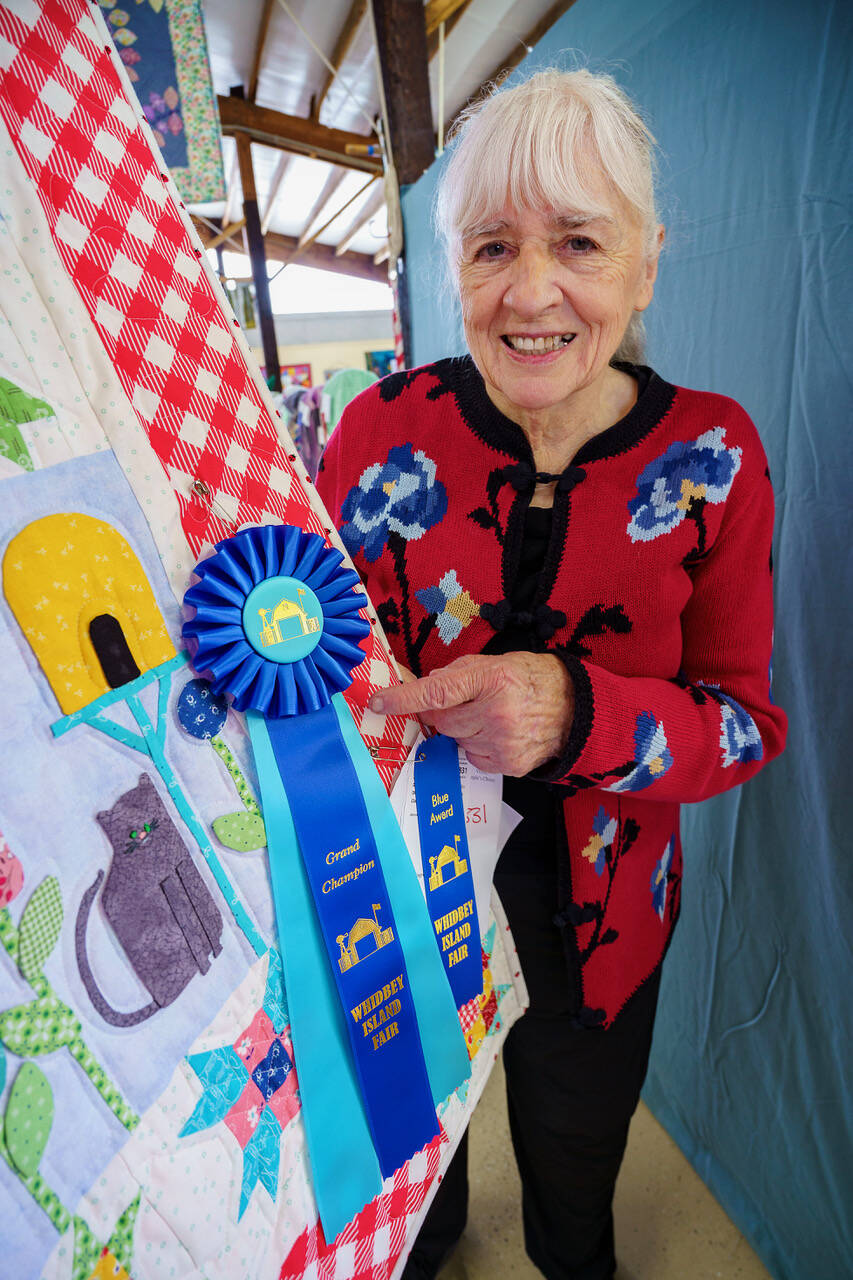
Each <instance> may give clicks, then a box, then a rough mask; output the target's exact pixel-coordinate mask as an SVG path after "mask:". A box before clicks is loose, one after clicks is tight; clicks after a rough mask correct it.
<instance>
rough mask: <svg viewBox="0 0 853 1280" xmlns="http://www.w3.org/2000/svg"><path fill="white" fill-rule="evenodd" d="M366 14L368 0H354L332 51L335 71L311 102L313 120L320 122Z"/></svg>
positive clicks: (332, 62) (331, 72)
mask: <svg viewBox="0 0 853 1280" xmlns="http://www.w3.org/2000/svg"><path fill="white" fill-rule="evenodd" d="M366 13H367V0H352V4H351V6H350V11H349V13H348V14H347V16H346V18H345V19H344V24H343V26H342V27H341V29H340V31H339V32H338V38H337V40H336V41H335V47H334V49H333V50H332V55H331V57H330V58H329V61H330V62H331V64H332V66H333V67H334V68H335V70H334V71H328V72H327V73H326V78H325V80H324V81H323V85H322V88H321V89H320V92H319V93H317V94H315V96H314V97H313V98H312V100H311V119H312V120H318V119H319V118H320V108H321V107H322V105H323V101H324V99H325V97H326V94H327V93H328V92H329V90H330V89H331V87H332V85H333V84H334V82H335V77H336V75H337V73H338V71H340V69H341V63H342V62H343V60H344V58H345V57H346V56H347V54H348V52H349V49H350V45H351V44H352V42H353V40H354V39H355V37H356V35H357V34H358V29H359V27H360V26H361V24H362V21H363V19H364V15H365V14H366Z"/></svg>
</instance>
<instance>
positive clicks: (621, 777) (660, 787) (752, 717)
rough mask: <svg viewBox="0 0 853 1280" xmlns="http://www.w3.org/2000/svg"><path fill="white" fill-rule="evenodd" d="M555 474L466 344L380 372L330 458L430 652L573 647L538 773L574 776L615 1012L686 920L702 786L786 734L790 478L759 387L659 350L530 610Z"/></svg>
mask: <svg viewBox="0 0 853 1280" xmlns="http://www.w3.org/2000/svg"><path fill="white" fill-rule="evenodd" d="M535 484H536V472H535V466H534V461H533V455H532V452H531V449H530V446H529V444H528V442H527V439H526V437H525V435H524V433H523V432H522V430H521V428H520V427H519V426H517V425H516V424H515V423H514V422H512V421H510V420H509V419H508V418H506V417H504V416H503V415H502V414H501V413H500V412H499V411H498V410H497V409H496V408H495V406H494V405H493V404H492V403H491V401H490V400H489V399H488V396H487V395H486V392H485V387H484V384H483V381H482V379H481V377H480V375H479V373H478V372H477V370H476V368H475V366H474V364H473V362H472V361H471V360H470V358H467V357H466V358H464V359H454V360H443V361H439V362H438V363H436V364H433V365H429V366H426V367H424V368H421V369H415V370H412V371H410V372H407V373H400V374H392V375H391V376H390V377H388V378H385V379H383V380H382V381H381V382H380V383H378V384H377V385H376V386H374V387H371V388H369V389H368V390H367V391H365V392H364V393H362V394H361V395H360V396H359V397H358V398H357V399H356V400H355V401H354V402H353V403H352V404H351V405H350V406H349V408H348V409H347V410H346V411H345V413H344V415H343V418H342V419H341V422H340V424H339V425H338V427H337V429H336V430H335V432H334V433H333V435H332V437H331V439H330V441H329V444H328V446H327V448H326V452H325V456H324V459H323V463H322V464H321V471H320V475H319V476H318V480H317V485H318V489H319V491H320V495H321V497H322V498H323V501H324V502H325V503H326V505H327V507H328V508H329V511H330V513H331V514H332V516H333V518H334V520H335V522H336V523H337V525H338V527H339V528H340V531H341V534H342V537H343V540H344V542H345V544H346V545H347V548H348V550H349V551H350V553H351V555H352V556H353V559H354V561H355V564H356V567H357V569H358V570H359V572H360V573H361V575H362V577H363V579H364V582H365V585H366V587H367V589H368V591H369V593H370V596H371V599H372V600H373V603H374V605H375V606H376V608H377V612H378V614H379V617H380V620H381V621H382V623H383V626H384V628H385V630H386V632H387V634H388V637H389V640H390V643H391V646H392V648H393V649H394V652H395V654H396V655H397V657H398V659H399V660H400V661H401V662H403V663H405V664H406V665H407V666H408V667H410V668H411V669H412V670H413V671H415V672H416V673H418V674H420V673H426V672H428V671H430V670H432V669H433V668H435V667H440V666H444V665H446V664H447V663H448V662H450V661H451V660H452V659H454V658H457V657H459V656H460V655H462V654H469V653H479V652H481V651H482V649H483V648H484V646H485V645H486V644H487V643H488V641H489V640H490V639H491V638H492V637H493V636H494V635H495V633H496V631H499V630H501V629H503V628H504V627H507V626H510V627H513V628H515V629H517V628H519V627H521V628H523V629H524V630H525V632H526V634H527V635H528V636H529V645H528V647H529V648H530V649H532V650H534V651H542V652H544V651H548V652H553V653H554V654H556V655H557V656H558V657H560V658H561V659H562V661H563V662H564V663H565V664H566V666H567V667H568V670H569V672H570V673H571V675H572V678H573V680H574V685H575V697H576V709H575V718H574V723H573V726H572V729H571V733H570V736H569V740H568V742H567V744H566V748H565V750H564V752H563V753H562V755H561V757H560V758H559V759H558V760H553V761H550V762H548V764H547V765H546V766H545V767H543V768H541V769H539V770H537V771H536V773H535V775H534V776H535V777H537V778H540V779H541V780H542V781H543V783H551V784H557V786H558V788H559V790H560V792H561V794H562V796H563V810H564V815H565V828H566V845H567V849H566V852H565V853H564V855H563V857H562V860H561V862H562V865H561V900H560V903H559V905H560V908H561V911H560V923H561V924H562V926H563V928H564V929H565V930H566V934H567V936H568V938H569V943H570V950H572V951H574V953H575V957H576V964H575V965H574V966H571V968H573V969H574V971H575V972H576V974H577V979H576V981H577V991H576V993H575V995H576V1008H577V1014H578V1017H579V1018H580V1020H581V1021H582V1022H583V1023H584V1024H586V1025H589V1026H607V1025H608V1024H609V1023H611V1022H612V1020H613V1018H614V1017H615V1016H616V1014H617V1013H618V1012H619V1010H620V1009H621V1008H622V1007H623V1005H624V1004H625V1002H626V1001H627V1000H628V999H629V998H630V996H631V995H632V994H633V992H635V991H636V990H637V989H638V988H639V987H640V986H641V984H642V983H643V982H645V981H646V980H647V979H648V978H649V977H650V976H651V975H652V974H653V973H654V972H655V970H656V969H657V967H658V966H659V964H660V962H661V960H662V958H663V955H664V953H665V951H666V948H667V946H668V944H669V940H670V938H671V936H672V930H673V928H674V926H675V922H676V919H677V917H678V910H679V900H680V882H681V868H682V859H681V844H680V839H679V831H678V818H679V804H680V803H681V802H682V801H686V802H692V801H696V800H704V799H706V798H707V797H708V796H712V795H716V794H717V793H718V792H721V791H725V790H727V789H728V788H729V787H733V786H736V785H737V784H739V783H741V782H745V781H746V780H747V779H748V778H750V777H752V775H753V774H754V773H756V772H757V771H758V770H759V769H760V768H761V767H762V766H763V765H764V764H766V763H767V762H768V761H769V760H771V759H772V758H773V757H774V756H776V755H778V753H779V752H780V751H781V750H782V748H783V746H784V742H785V733H786V717H785V714H784V712H783V711H781V710H780V709H779V708H778V707H776V706H774V705H773V702H772V699H771V695H770V663H771V642H772V567H771V553H770V544H771V537H772V532H773V493H772V489H771V485H770V478H769V473H768V470H767V464H766V460H765V456H764V451H763V449H762V447H761V442H760V440H759V438H758V435H757V433H756V430H755V427H754V426H753V424H752V422H751V421H750V419H749V418H748V416H747V414H746V413H745V412H744V411H743V409H741V408H740V407H739V406H738V405H737V404H736V403H735V402H734V401H732V400H729V399H727V398H725V397H723V396H718V395H712V394H709V393H705V392H696V391H688V390H685V389H684V388H681V387H674V386H671V385H670V384H668V383H666V382H664V381H663V380H662V379H661V378H659V377H658V376H657V375H655V374H654V373H651V372H650V371H649V374H648V380H647V384H646V386H645V389H644V390H643V391H642V392H641V394H640V396H639V399H638V401H637V404H636V405H635V406H634V408H633V409H632V410H631V411H630V413H629V414H628V415H627V416H626V417H625V418H623V419H622V420H621V421H620V422H618V423H616V424H615V426H612V427H610V428H609V429H608V430H607V431H604V432H603V433H601V434H600V435H598V436H595V437H594V438H593V439H592V440H590V441H588V442H587V443H586V444H585V445H584V446H583V447H582V448H581V449H580V451H579V452H578V453H577V454H576V456H575V458H574V459H573V461H572V464H571V465H570V466H569V467H568V468H566V470H565V471H564V472H563V473H562V475H561V476H560V478H559V480H558V482H557V486H556V494H555V499H554V511H553V529H552V535H551V541H550V545H549V548H548V552H547V555H546V560H545V566H544V569H543V572H542V574H541V577H540V581H539V586H538V590H537V593H536V596H535V599H534V602H533V605H532V607H531V608H530V609H529V610H527V611H526V612H525V613H524V614H522V615H518V614H514V613H513V612H512V608H511V606H510V604H509V601H508V597H511V596H512V594H513V582H514V581H515V576H516V574H517V570H518V562H519V556H520V550H521V542H522V537H523V528H524V518H525V514H526V511H527V508H528V506H529V502H530V498H531V496H532V494H533V490H534V487H535ZM516 633H517V632H516Z"/></svg>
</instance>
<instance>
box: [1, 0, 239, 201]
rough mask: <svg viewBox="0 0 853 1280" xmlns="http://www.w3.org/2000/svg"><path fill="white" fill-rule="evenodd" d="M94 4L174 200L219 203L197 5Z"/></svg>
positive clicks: (215, 136)
mask: <svg viewBox="0 0 853 1280" xmlns="http://www.w3.org/2000/svg"><path fill="white" fill-rule="evenodd" d="M98 4H99V5H100V7H101V8H102V9H103V10H104V18H105V19H106V23H107V29H108V31H109V33H110V35H111V37H112V39H113V42H114V44H115V46H116V49H117V50H118V56H119V58H120V59H121V61H122V63H123V64H124V69H125V74H126V75H127V78H128V79H129V80H130V82H131V84H132V86H133V89H134V91H135V93H136V97H137V98H138V99H139V104H140V106H141V107H142V113H143V115H144V116H145V119H146V121H147V122H148V124H149V125H150V127H151V131H152V132H153V134H154V139H155V141H156V143H157V145H158V147H159V148H160V151H161V152H162V155H163V160H164V161H165V163H166V164H167V166H168V168H169V171H170V173H171V175H172V178H173V179H174V181H175V185H176V187H177V188H178V190H179V191H180V193H181V196H182V198H183V199H184V200H185V201H187V203H195V204H198V203H201V202H203V201H206V200H222V199H224V197H225V185H224V176H223V172H222V150H221V146H220V135H219V110H218V108H217V105H216V94H215V93H214V90H213V81H212V79H211V75H210V62H209V60H208V56H207V39H206V37H205V34H204V22H203V20H202V13H201V3H200V0H126V2H125V3H123V2H122V0H98ZM12 7H14V6H12ZM131 101H133V99H131Z"/></svg>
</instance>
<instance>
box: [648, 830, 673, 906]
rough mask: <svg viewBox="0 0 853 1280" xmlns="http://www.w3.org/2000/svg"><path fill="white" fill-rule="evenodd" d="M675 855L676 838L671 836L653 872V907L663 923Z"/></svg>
mask: <svg viewBox="0 0 853 1280" xmlns="http://www.w3.org/2000/svg"><path fill="white" fill-rule="evenodd" d="M674 853H675V836H670V837H669V840H668V841H667V846H666V848H665V849H664V851H663V853H662V854H661V856H660V857H659V858H658V860H657V862H656V863H655V867H654V870H653V871H652V881H651V890H652V907H653V909H654V910H655V911H656V912H657V915H658V919H659V920H660V922H661V923H663V915H664V911H665V910H666V886H667V880H668V878H669V868H670V866H671V865H672V855H673V854H674Z"/></svg>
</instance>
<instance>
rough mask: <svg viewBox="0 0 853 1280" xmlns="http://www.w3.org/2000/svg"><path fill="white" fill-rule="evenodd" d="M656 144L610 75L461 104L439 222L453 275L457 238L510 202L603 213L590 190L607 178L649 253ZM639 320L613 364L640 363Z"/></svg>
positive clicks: (528, 84) (564, 77)
mask: <svg viewBox="0 0 853 1280" xmlns="http://www.w3.org/2000/svg"><path fill="white" fill-rule="evenodd" d="M654 147H655V139H654V137H653V135H652V133H651V131H650V130H649V128H648V126H647V125H646V124H645V122H644V121H643V120H642V119H641V117H640V115H639V114H638V112H637V110H636V108H635V107H634V105H633V103H632V102H631V100H630V99H629V97H628V96H627V94H626V93H625V92H624V91H623V90H622V89H620V87H619V86H618V85H617V84H616V82H615V80H613V79H612V77H610V76H608V75H596V74H594V73H593V72H591V71H587V70H585V69H581V70H577V71H558V70H556V69H552V70H549V71H540V72H538V73H537V74H536V75H533V76H531V77H530V79H528V80H526V81H524V82H523V83H522V84H519V85H516V86H515V87H514V88H512V89H496V90H494V91H493V92H492V93H491V94H490V95H489V96H488V97H487V98H485V99H484V100H482V101H480V102H477V103H475V104H474V105H473V106H471V107H469V108H467V109H466V110H465V111H464V112H463V113H462V115H461V116H460V118H459V121H458V124H457V127H456V129H455V130H454V135H453V149H452V154H451V157H450V160H449V162H448V164H447V165H446V167H445V169H444V172H443V174H442V176H441V178H440V180H439V185H438V190H437V193H436V201H435V222H436V226H437V229H438V231H439V233H440V235H441V236H442V238H443V240H444V243H445V249H446V252H447V260H448V266H449V268H450V271H451V273H452V276H453V278H454V279H456V278H457V275H458V268H459V262H460V256H461V248H462V241H463V240H464V238H465V237H466V236H469V235H471V234H472V233H476V231H477V230H478V228H480V227H485V226H488V225H489V223H491V222H493V221H494V219H495V217H496V216H497V215H498V214H499V213H500V211H501V210H502V209H503V208H504V206H505V205H506V204H507V202H509V204H510V205H512V206H513V207H514V208H517V209H531V210H537V211H539V210H545V209H548V210H558V211H562V210H583V211H584V212H586V213H590V214H596V213H601V212H602V210H601V208H600V200H596V198H595V196H594V194H593V191H594V189H595V187H597V186H598V187H599V188H600V179H601V177H602V176H603V177H604V178H605V179H606V181H607V182H608V184H609V185H610V186H611V187H612V188H613V189H614V190H615V191H616V192H618V193H619V194H620V195H621V196H622V197H624V199H625V200H626V201H627V202H628V204H629V205H630V207H631V208H632V209H633V211H634V213H635V214H636V216H637V218H638V220H639V222H640V226H641V227H642V229H643V234H644V238H645V243H646V251H647V253H652V252H654V249H655V246H656V240H657V227H658V216H657V210H656V207H655V192H654ZM642 349H643V323H642V318H641V316H640V314H639V313H636V312H635V313H634V315H633V317H632V319H631V321H630V323H629V325H628V329H627V331H626V333H625V335H624V337H623V339H622V342H621V344H620V346H619V349H618V351H617V352H616V356H615V357H614V358H615V359H621V360H640V359H641V358H642Z"/></svg>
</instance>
